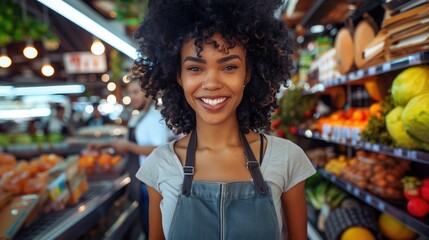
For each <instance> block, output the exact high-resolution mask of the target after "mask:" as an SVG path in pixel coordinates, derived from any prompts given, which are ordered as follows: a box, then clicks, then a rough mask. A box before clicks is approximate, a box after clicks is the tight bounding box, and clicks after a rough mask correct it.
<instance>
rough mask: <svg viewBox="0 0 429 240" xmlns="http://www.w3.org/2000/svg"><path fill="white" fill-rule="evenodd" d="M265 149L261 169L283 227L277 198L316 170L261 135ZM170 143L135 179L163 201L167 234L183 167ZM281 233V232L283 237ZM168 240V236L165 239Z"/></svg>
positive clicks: (292, 147)
mask: <svg viewBox="0 0 429 240" xmlns="http://www.w3.org/2000/svg"><path fill="white" fill-rule="evenodd" d="M265 137H266V139H267V149H266V151H265V154H264V159H263V162H262V166H261V172H262V175H263V177H264V180H265V181H268V182H269V184H270V187H271V191H272V194H273V201H274V207H275V209H276V213H277V220H278V223H279V226H283V222H282V214H281V195H282V193H283V192H287V191H288V190H289V189H291V188H292V187H293V186H295V185H296V184H297V183H299V182H301V181H303V180H305V179H307V178H308V177H310V176H311V175H313V174H314V173H315V172H316V170H315V169H314V167H313V165H312V164H311V162H310V160H309V159H308V158H307V156H306V155H305V153H304V151H303V150H302V149H301V148H300V147H299V146H297V145H296V144H294V143H293V142H291V141H289V140H286V139H283V138H278V137H274V136H270V135H265ZM174 143H175V141H173V142H170V143H169V144H165V145H162V146H160V147H158V148H157V149H155V150H154V151H153V152H152V153H151V154H150V155H149V157H148V158H147V159H146V161H145V163H144V164H143V165H142V166H141V167H140V169H139V170H138V172H137V174H136V176H137V178H138V179H140V180H141V181H143V182H144V183H146V184H147V185H148V186H150V187H152V188H154V189H156V190H157V191H158V192H159V193H160V194H161V195H162V197H163V199H162V201H161V204H160V208H161V212H162V227H163V230H164V234H166V235H167V234H168V232H169V229H170V224H171V221H172V217H173V213H174V210H175V207H176V203H177V197H178V196H179V194H180V192H181V191H182V184H183V177H184V175H183V167H182V164H181V162H180V160H179V158H178V157H177V155H176V153H175V152H174ZM283 230H284V229H281V232H283V233H284V231H283ZM165 237H166V238H167V239H168V236H165Z"/></svg>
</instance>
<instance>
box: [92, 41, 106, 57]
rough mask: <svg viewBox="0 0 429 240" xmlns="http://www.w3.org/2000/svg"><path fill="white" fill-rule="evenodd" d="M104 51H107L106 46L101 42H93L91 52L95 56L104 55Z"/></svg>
mask: <svg viewBox="0 0 429 240" xmlns="http://www.w3.org/2000/svg"><path fill="white" fill-rule="evenodd" d="M104 50H106V48H105V47H104V44H103V43H102V42H101V41H100V40H98V39H94V41H92V45H91V52H92V53H93V54H95V55H101V54H103V53H104Z"/></svg>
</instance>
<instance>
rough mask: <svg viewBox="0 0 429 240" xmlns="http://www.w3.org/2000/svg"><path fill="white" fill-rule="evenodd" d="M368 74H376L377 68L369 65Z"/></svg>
mask: <svg viewBox="0 0 429 240" xmlns="http://www.w3.org/2000/svg"><path fill="white" fill-rule="evenodd" d="M368 74H369V75H375V74H377V68H376V67H370V68H368Z"/></svg>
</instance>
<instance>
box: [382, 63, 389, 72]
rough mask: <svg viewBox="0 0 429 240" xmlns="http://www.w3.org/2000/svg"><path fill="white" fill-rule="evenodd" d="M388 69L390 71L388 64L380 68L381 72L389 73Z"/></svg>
mask: <svg viewBox="0 0 429 240" xmlns="http://www.w3.org/2000/svg"><path fill="white" fill-rule="evenodd" d="M390 69H391V66H390V63H385V64H383V66H382V70H383V72H387V71H389V70H390Z"/></svg>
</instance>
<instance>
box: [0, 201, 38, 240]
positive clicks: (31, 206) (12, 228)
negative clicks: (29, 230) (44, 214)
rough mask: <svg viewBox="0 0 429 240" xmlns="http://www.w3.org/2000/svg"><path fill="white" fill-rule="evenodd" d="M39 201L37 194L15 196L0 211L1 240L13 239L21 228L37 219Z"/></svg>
mask: <svg viewBox="0 0 429 240" xmlns="http://www.w3.org/2000/svg"><path fill="white" fill-rule="evenodd" d="M39 199H40V197H39V195H37V194H29V195H21V196H16V197H14V198H13V199H12V200H11V201H10V203H9V204H7V205H6V206H5V207H4V208H3V209H0V222H1V224H0V238H1V239H13V237H14V236H15V234H16V233H17V232H18V230H19V229H20V228H21V226H23V225H29V224H30V223H31V222H32V221H33V220H34V219H35V218H36V217H37V213H38V211H39V209H37V207H38V202H39Z"/></svg>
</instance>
